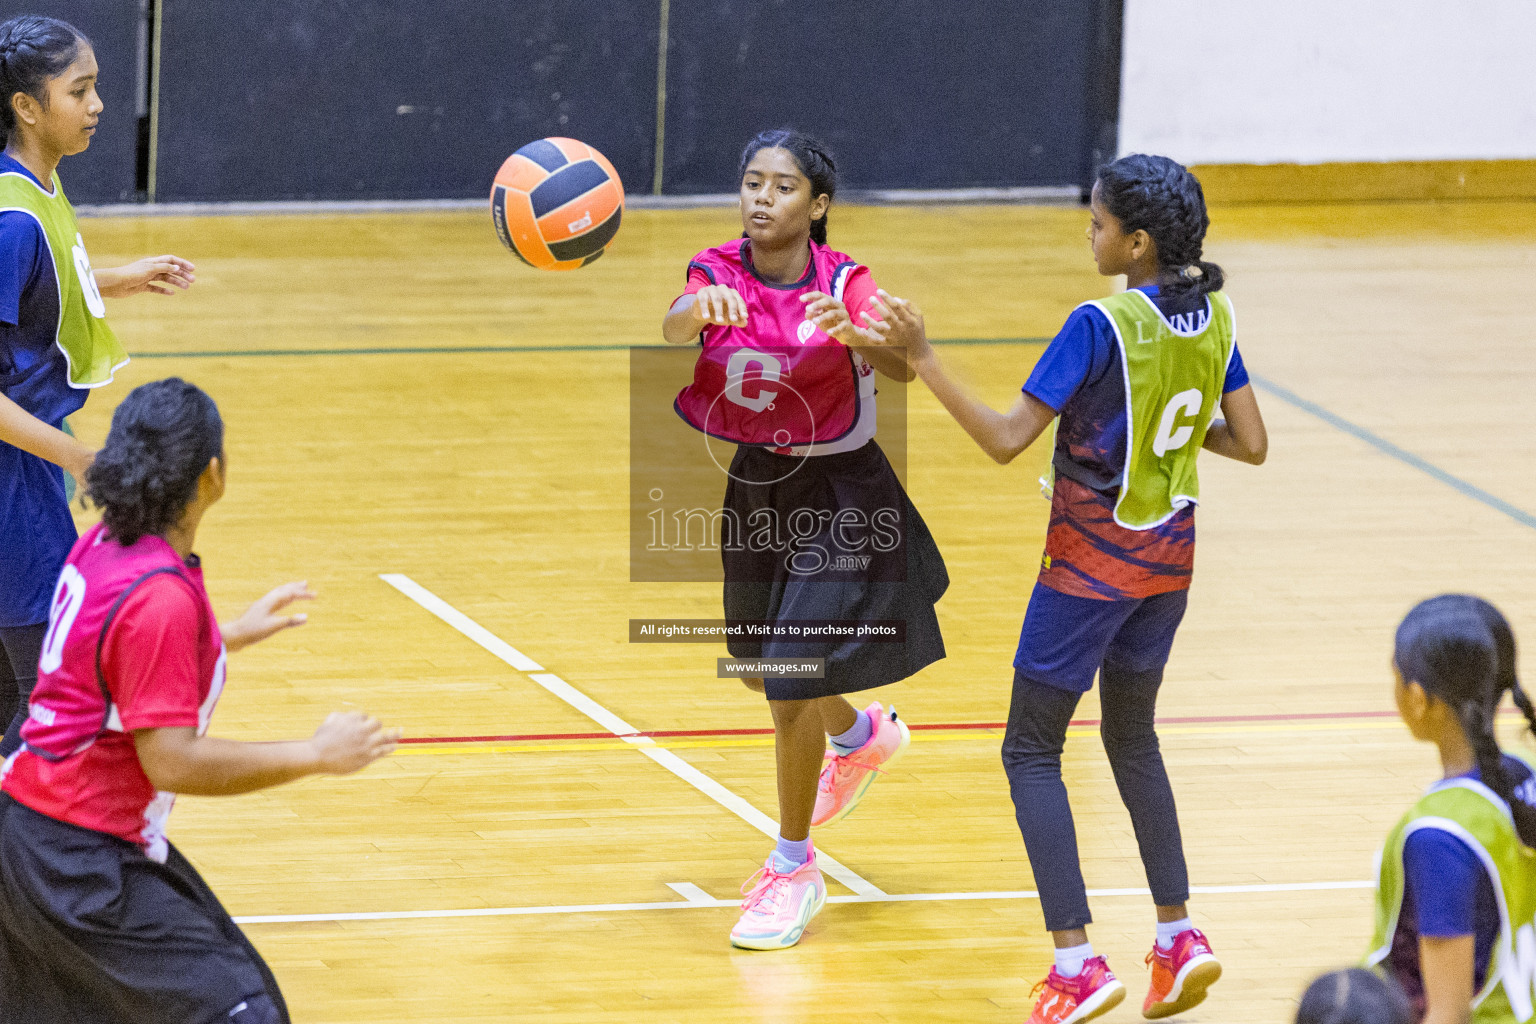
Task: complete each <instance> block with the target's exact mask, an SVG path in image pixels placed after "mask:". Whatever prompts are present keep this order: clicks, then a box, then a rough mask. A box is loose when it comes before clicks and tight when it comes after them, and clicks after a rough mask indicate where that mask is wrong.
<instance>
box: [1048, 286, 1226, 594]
mask: <svg viewBox="0 0 1536 1024" xmlns="http://www.w3.org/2000/svg"><path fill="white" fill-rule="evenodd" d="M1140 290H1141V291H1142V292H1144V293H1146V295H1147V296H1148V297H1149V298H1151V299H1152V301H1153V302H1154V303H1156V305H1157V308H1158V309H1159V310H1160V311H1161V312H1162V314H1163V316H1164V317H1165V318H1167V319H1169V320H1170V321H1172V322H1173V323H1174V325H1175V326H1176V327H1178V328H1179V329H1180V330H1188V331H1198V330H1201V329H1203V328H1204V326H1205V318H1206V317H1207V316H1209V315H1210V305H1209V300H1208V299H1207V298H1206V297H1205V296H1203V295H1194V294H1184V295H1179V296H1173V297H1166V296H1163V295H1160V294H1159V292H1158V288H1157V286H1156V285H1147V286H1145V287H1143V288H1141V289H1140ZM1247 383H1248V371H1247V370H1246V369H1245V368H1244V367H1243V357H1242V355H1241V354H1239V352H1238V350H1237V348H1236V346H1235V345H1234V346H1233V349H1232V358H1231V360H1230V361H1229V362H1228V363H1227V377H1226V381H1225V383H1224V384H1223V386H1222V391H1223V392H1224V393H1225V392H1230V391H1236V390H1237V389H1238V388H1240V387H1242V386H1244V385H1245V384H1247ZM1126 390H1127V384H1126V378H1125V370H1124V361H1123V360H1122V359H1121V357H1120V345H1119V343H1118V342H1117V341H1116V339H1115V329H1114V325H1112V324H1111V323H1110V322H1109V317H1107V316H1106V315H1105V314H1104V311H1103V310H1101V309H1099V308H1098V307H1096V306H1089V305H1083V306H1079V307H1078V308H1077V309H1075V310H1073V311H1072V315H1071V316H1069V317H1067V322H1066V323H1065V324H1063V325H1062V328H1061V330H1060V331H1059V332H1058V333H1057V335H1056V337H1055V338H1054V339H1052V341H1051V343H1050V345H1048V346H1047V347H1046V350H1045V352H1044V353H1043V354H1042V355H1041V356H1040V359H1039V361H1038V362H1036V363H1035V368H1034V370H1033V371H1031V373H1030V375H1029V380H1028V381H1026V382H1025V384H1024V391H1025V393H1026V394H1030V395H1033V396H1034V397H1035V398H1038V399H1039V400H1040V401H1042V402H1044V403H1045V404H1046V405H1048V406H1050V407H1051V408H1052V409H1055V410H1056V411H1057V412H1058V413H1060V414H1061V417H1060V419H1059V420H1058V421H1057V426H1056V447H1055V451H1054V452H1053V453H1052V463H1053V465H1054V466H1055V467H1056V474H1055V478H1056V483H1055V493H1054V494H1053V495H1052V498H1051V522H1050V527H1049V528H1048V531H1047V535H1046V543H1045V558H1044V559H1043V560H1042V566H1041V574H1040V582H1041V583H1043V584H1045V585H1046V586H1047V587H1050V588H1051V589H1052V590H1057V591H1060V592H1061V593H1063V594H1068V595H1071V596H1073V597H1090V598H1098V599H1101V600H1111V601H1121V600H1132V599H1140V598H1145V597H1151V596H1153V595H1155V594H1163V593H1167V592H1169V591H1173V590H1181V589H1184V588H1187V587H1188V586H1189V583H1190V578H1191V577H1192V575H1193V573H1194V564H1195V510H1194V506H1193V505H1191V506H1188V507H1186V508H1184V509H1182V510H1180V511H1178V512H1177V513H1175V514H1174V515H1173V516H1172V517H1170V518H1169V519H1168V521H1167V522H1165V523H1163V524H1162V525H1161V526H1155V527H1153V528H1152V529H1149V530H1131V529H1128V528H1126V527H1124V526H1121V525H1120V524H1119V523H1118V522H1116V520H1115V514H1114V513H1115V502H1116V500H1117V498H1118V496H1119V493H1120V478H1121V476H1122V474H1123V473H1124V471H1125V446H1126V438H1127V436H1128V433H1129V421H1128V419H1127V416H1126V405H1127V400H1128V399H1127V394H1126Z"/></svg>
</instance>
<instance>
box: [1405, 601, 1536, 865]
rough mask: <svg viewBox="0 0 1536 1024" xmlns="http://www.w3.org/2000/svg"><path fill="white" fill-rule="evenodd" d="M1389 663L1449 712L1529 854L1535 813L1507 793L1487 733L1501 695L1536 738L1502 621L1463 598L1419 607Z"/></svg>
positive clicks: (1510, 789) (1535, 719) (1535, 843)
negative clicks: (1510, 698) (1506, 806)
mask: <svg viewBox="0 0 1536 1024" xmlns="http://www.w3.org/2000/svg"><path fill="white" fill-rule="evenodd" d="M1393 660H1394V662H1395V663H1396V665H1397V670H1398V672H1400V673H1401V674H1402V677H1403V679H1404V680H1405V681H1408V680H1411V681H1413V682H1415V683H1418V684H1419V685H1420V686H1422V687H1423V688H1424V692H1426V693H1428V694H1429V695H1430V696H1431V697H1434V698H1435V699H1436V700H1438V701H1440V702H1441V703H1443V704H1445V705H1446V706H1447V707H1449V708H1450V709H1451V710H1452V711H1454V712H1455V713H1456V718H1457V720H1458V721H1459V722H1460V723H1461V728H1462V732H1464V733H1465V734H1466V737H1467V742H1468V743H1470V744H1471V745H1472V750H1473V753H1474V754H1475V755H1476V757H1477V769H1478V773H1479V774H1480V775H1481V776H1482V779H1483V783H1484V784H1485V785H1487V787H1488V788H1489V789H1491V790H1493V791H1494V792H1495V793H1497V794H1498V795H1499V797H1500V799H1502V800H1503V801H1504V802H1505V803H1507V804H1509V809H1510V814H1511V815H1512V816H1513V818H1514V821H1515V830H1516V832H1518V833H1519V835H1520V841H1521V842H1523V843H1524V844H1525V845H1526V846H1531V847H1536V806H1533V805H1532V803H1531V802H1528V801H1527V800H1525V799H1522V798H1521V796H1517V794H1516V793H1515V788H1514V782H1513V781H1512V780H1511V779H1510V777H1509V772H1507V771H1506V770H1505V768H1504V755H1503V753H1502V751H1500V750H1499V744H1498V740H1497V738H1496V737H1495V736H1494V732H1493V720H1494V714H1495V712H1496V711H1497V710H1498V706H1499V701H1500V700H1501V699H1502V698H1503V696H1504V692H1505V691H1506V690H1508V691H1509V692H1510V693H1511V694H1513V696H1514V700H1515V704H1516V705H1517V706H1518V707H1519V708H1520V710H1521V711H1522V712H1523V713H1524V714H1525V718H1526V722H1527V723H1528V724H1529V725H1530V727H1531V729H1532V731H1533V732H1536V713H1533V709H1532V705H1531V700H1530V698H1529V697H1528V696H1526V693H1525V691H1524V690H1523V689H1521V687H1520V680H1519V678H1518V676H1517V675H1516V673H1515V634H1514V631H1513V630H1512V629H1510V626H1509V620H1508V619H1506V618H1504V616H1503V614H1502V613H1501V612H1500V611H1499V610H1498V609H1497V608H1495V607H1494V606H1493V605H1491V604H1489V603H1488V602H1487V601H1484V600H1483V599H1482V598H1480V597H1473V596H1472V595H1470V594H1442V595H1440V596H1439V597H1432V598H1430V599H1429V600H1427V601H1420V602H1419V603H1418V604H1417V605H1415V606H1414V607H1413V610H1412V611H1410V612H1409V613H1408V615H1407V616H1406V617H1405V618H1404V619H1403V621H1402V624H1401V625H1400V626H1398V627H1397V642H1396V649H1395V651H1394V653H1393ZM1522 788H1524V787H1522Z"/></svg>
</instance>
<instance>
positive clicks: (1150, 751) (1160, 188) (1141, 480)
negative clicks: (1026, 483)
mask: <svg viewBox="0 0 1536 1024" xmlns="http://www.w3.org/2000/svg"><path fill="white" fill-rule="evenodd" d="M1089 212H1090V215H1091V216H1090V220H1089V227H1088V243H1089V245H1090V247H1091V249H1092V252H1093V258H1094V262H1095V263H1096V264H1098V270H1099V273H1100V274H1103V275H1104V276H1106V277H1116V276H1119V275H1121V274H1123V275H1125V278H1126V291H1124V292H1120V293H1119V294H1116V295H1111V296H1109V297H1107V298H1103V299H1097V300H1094V301H1092V302H1085V303H1083V304H1082V305H1080V306H1078V307H1077V309H1075V310H1073V312H1072V314H1071V315H1070V316H1069V317H1068V318H1067V322H1066V323H1065V324H1064V325H1063V326H1062V329H1061V330H1060V331H1059V332H1058V333H1057V335H1056V337H1055V338H1054V339H1053V340H1052V341H1051V343H1050V344H1049V345H1048V346H1046V350H1045V351H1044V352H1043V353H1042V354H1041V356H1040V359H1039V360H1038V361H1037V362H1036V364H1035V368H1034V370H1033V371H1032V372H1031V373H1030V376H1029V379H1028V380H1027V381H1026V382H1025V383H1024V386H1023V388H1022V390H1021V392H1020V394H1019V396H1018V397H1017V399H1015V401H1014V404H1013V407H1012V408H1011V409H1009V410H1008V411H1007V412H998V411H997V410H994V409H992V408H990V407H989V406H987V405H986V403H984V402H982V401H981V400H980V399H978V398H976V397H975V396H974V395H972V394H970V393H969V392H967V391H966V390H965V389H964V388H962V387H960V386H959V385H958V384H957V383H956V382H955V381H954V380H953V379H952V378H951V377H950V375H949V374H948V372H947V371H946V370H945V368H944V365H943V362H942V361H941V360H940V359H939V357H938V356H937V355H936V354H935V353H934V351H933V349H932V348H931V347H930V346H929V344H928V342H927V340H926V337H925V336H924V333H923V325H922V318H921V315H920V314H918V313H917V312H916V311H915V310H913V309H912V307H911V306H910V305H909V304H908V303H905V302H903V301H902V300H900V299H891V300H890V306H889V309H886V308H884V307H882V308H881V310H880V312H882V314H883V315H884V316H885V323H886V324H887V325H888V326H887V330H886V337H887V338H888V340H889V342H890V343H891V344H898V345H903V346H905V348H906V350H907V354H908V357H909V358H910V359H911V361H912V365H913V367H914V368H915V369H916V371H917V375H918V376H919V377H921V378H922V380H923V383H925V384H926V385H927V386H928V388H929V390H931V391H932V392H933V394H934V395H935V397H937V398H938V399H939V401H940V402H941V403H942V404H943V405H944V407H945V409H947V410H948V411H949V413H950V415H952V416H953V417H954V418H955V420H956V421H957V422H958V423H959V424H960V426H961V427H962V428H963V429H964V430H965V431H966V433H968V434H970V436H971V438H972V439H973V440H974V441H975V442H976V443H977V444H978V445H980V447H981V448H982V450H983V451H985V452H986V453H987V454H988V455H990V456H991V457H992V458H993V459H995V460H997V461H998V462H1000V463H1007V462H1010V461H1012V460H1013V459H1014V458H1015V457H1016V456H1018V455H1019V453H1021V452H1022V451H1024V450H1025V449H1026V448H1028V447H1029V446H1030V445H1032V444H1034V443H1035V440H1036V439H1037V438H1039V437H1040V436H1041V435H1042V434H1043V433H1044V432H1045V430H1046V428H1048V427H1050V425H1051V423H1052V421H1053V420H1054V421H1055V422H1056V424H1057V426H1056V429H1055V431H1054V432H1053V435H1052V442H1051V444H1052V447H1053V453H1052V459H1051V466H1052V471H1053V476H1054V483H1053V486H1052V487H1051V488H1049V489H1050V490H1051V518H1050V525H1049V527H1048V529H1047V532H1046V541H1045V552H1044V557H1043V558H1042V559H1041V567H1040V573H1039V576H1038V577H1037V579H1036V580H1035V586H1034V591H1033V593H1032V594H1031V595H1030V598H1029V607H1028V610H1027V611H1026V612H1025V614H1024V623H1023V626H1022V628H1021V630H1020V635H1019V646H1018V649H1017V651H1016V653H1015V655H1014V660H1013V668H1014V675H1013V697H1012V701H1011V703H1010V707H1009V713H1008V730H1007V734H1006V735H1005V736H1004V739H1003V751H1002V753H1003V767H1004V770H1005V771H1006V772H1007V774H1008V783H1009V788H1010V790H1011V792H1012V796H1013V803H1014V809H1015V813H1016V816H1017V819H1018V823H1019V831H1020V832H1021V834H1022V835H1023V837H1024V846H1025V849H1026V851H1027V852H1028V854H1029V862H1030V867H1031V868H1032V870H1033V872H1034V878H1035V888H1036V889H1038V890H1039V892H1040V907H1041V910H1042V911H1043V914H1044V917H1045V926H1046V928H1047V929H1048V930H1049V931H1050V932H1051V935H1052V940H1053V942H1054V944H1055V964H1054V966H1053V967H1052V968H1051V970H1050V972H1049V973H1048V974H1047V975H1046V978H1045V980H1044V981H1042V982H1041V983H1040V986H1039V989H1038V991H1039V993H1040V995H1039V1000H1038V1002H1037V1003H1036V1004H1035V1010H1034V1014H1033V1015H1032V1016H1031V1017H1030V1018H1029V1024H1083V1022H1085V1021H1088V1020H1091V1019H1092V1018H1094V1017H1097V1016H1099V1015H1101V1014H1103V1013H1106V1012H1108V1011H1109V1010H1111V1009H1113V1008H1114V1007H1115V1005H1116V1004H1118V1003H1119V1002H1120V1001H1121V1000H1122V999H1124V998H1125V986H1124V984H1123V983H1122V982H1120V980H1119V979H1117V978H1116V977H1115V975H1114V973H1113V972H1112V971H1111V970H1110V969H1109V965H1108V963H1107V962H1106V961H1105V959H1104V957H1102V956H1096V955H1095V954H1094V950H1093V946H1092V944H1091V943H1090V942H1089V941H1088V932H1087V926H1088V924H1089V923H1090V922H1091V920H1092V917H1091V914H1090V912H1089V908H1088V892H1087V887H1086V884H1085V882H1084V879H1083V873H1082V869H1081V866H1080V862H1079V857H1078V848H1077V832H1076V826H1075V824H1074V822H1073V817H1072V808H1071V805H1070V803H1069V802H1068V798H1067V789H1066V785H1065V784H1064V783H1063V781H1062V777H1061V755H1062V751H1063V749H1064V746H1065V743H1066V738H1067V727H1068V725H1069V724H1070V723H1071V721H1072V716H1073V713H1074V712H1075V711H1076V709H1077V705H1078V701H1079V700H1081V698H1082V695H1083V694H1084V693H1086V692H1087V691H1088V690H1090V689H1091V688H1092V687H1093V685H1094V681H1095V679H1097V681H1098V685H1099V694H1100V705H1101V706H1102V708H1103V721H1102V724H1101V726H1100V734H1101V735H1102V736H1103V739H1104V752H1105V754H1106V755H1107V756H1108V758H1109V763H1110V766H1111V768H1112V769H1113V771H1114V776H1115V784H1116V787H1117V788H1118V789H1119V791H1120V798H1121V800H1122V802H1123V803H1124V804H1125V806H1126V809H1127V810H1128V811H1129V812H1130V816H1131V822H1132V825H1133V827H1134V828H1135V831H1136V844H1137V848H1138V852H1139V853H1140V854H1141V861H1142V865H1143V867H1144V868H1145V870H1146V875H1147V883H1148V887H1149V888H1150V889H1151V890H1152V901H1153V905H1154V908H1155V913H1156V919H1157V920H1156V933H1155V939H1154V941H1153V946H1152V949H1151V951H1150V952H1149V953H1148V955H1147V964H1148V965H1149V966H1150V968H1151V976H1152V977H1151V984H1150V986H1149V987H1148V991H1147V995H1146V998H1145V999H1144V1000H1143V1002H1142V1007H1141V1012H1142V1015H1143V1016H1145V1017H1147V1018H1150V1019H1160V1018H1163V1017H1170V1016H1173V1015H1174V1014H1177V1013H1182V1012H1183V1011H1185V1010H1188V1009H1190V1008H1191V1007H1193V1006H1195V1005H1197V1004H1198V1003H1200V1002H1201V1001H1202V1000H1203V999H1204V998H1205V995H1206V992H1207V990H1208V989H1209V988H1210V987H1211V985H1212V984H1213V983H1214V982H1215V981H1216V980H1217V979H1218V978H1220V976H1221V964H1220V962H1219V961H1218V960H1217V959H1216V956H1215V953H1214V952H1212V950H1211V945H1210V943H1209V942H1208V941H1207V940H1206V937H1205V935H1204V934H1203V933H1202V932H1201V931H1200V930H1199V929H1198V928H1196V927H1195V925H1194V922H1193V921H1192V920H1191V918H1190V916H1189V908H1188V901H1189V895H1190V894H1189V871H1188V868H1187V866H1186V863H1185V860H1184V846H1183V837H1182V835H1181V833H1180V831H1179V818H1178V811H1177V808H1176V807H1175V805H1174V800H1173V789H1172V787H1171V785H1170V784H1169V781H1168V773H1167V770H1166V768H1165V767H1164V764H1163V758H1162V753H1161V748H1160V747H1159V744H1158V738H1157V732H1156V728H1155V715H1156V706H1157V697H1158V693H1159V691H1160V689H1161V686H1162V682H1163V669H1164V666H1165V665H1166V664H1167V662H1168V657H1169V653H1170V651H1171V650H1172V646H1173V640H1174V635H1175V633H1176V632H1177V630H1178V627H1179V623H1180V622H1181V621H1182V619H1183V617H1184V610H1185V607H1186V604H1187V598H1188V594H1189V585H1190V580H1191V578H1192V576H1193V573H1194V557H1195V504H1196V502H1197V501H1198V500H1199V498H1200V481H1199V477H1198V475H1197V474H1196V471H1195V466H1196V460H1197V458H1198V457H1199V456H1200V454H1201V452H1202V451H1208V452H1214V453H1216V454H1217V455H1222V456H1225V457H1227V458H1231V459H1237V460H1239V461H1241V462H1247V463H1252V464H1254V465H1258V464H1259V463H1262V462H1263V461H1264V458H1265V455H1266V453H1267V451H1268V446H1269V441H1268V435H1267V434H1266V432H1265V429H1264V419H1263V417H1262V416H1261V415H1260V413H1259V406H1258V402H1257V401H1256V400H1255V398H1254V394H1253V387H1252V385H1251V384H1250V383H1249V381H1248V371H1247V370H1246V369H1245V367H1244V366H1243V360H1242V357H1241V355H1240V354H1239V352H1238V348H1237V327H1236V318H1235V316H1234V313H1233V309H1232V301H1231V299H1230V298H1228V297H1227V295H1226V294H1225V293H1224V292H1223V291H1222V283H1223V281H1224V279H1225V275H1224V274H1223V272H1222V269H1221V267H1219V266H1217V265H1216V264H1215V263H1211V262H1208V261H1207V260H1205V258H1204V251H1203V246H1204V241H1205V232H1206V228H1207V226H1208V225H1209V223H1210V218H1209V217H1208V216H1207V214H1206V209H1205V195H1204V193H1203V192H1202V190H1201V188H1200V182H1199V181H1198V180H1196V178H1195V176H1194V175H1193V174H1191V173H1190V172H1189V171H1188V169H1186V168H1185V167H1183V166H1181V165H1180V164H1178V163H1176V162H1175V161H1173V160H1170V159H1168V158H1167V157H1161V156H1146V155H1141V154H1136V155H1132V156H1126V157H1121V158H1120V159H1119V160H1116V161H1114V162H1113V163H1109V164H1106V165H1105V166H1104V167H1102V168H1100V169H1099V173H1098V179H1097V181H1095V182H1094V186H1093V192H1092V198H1091V200H1090V203H1089Z"/></svg>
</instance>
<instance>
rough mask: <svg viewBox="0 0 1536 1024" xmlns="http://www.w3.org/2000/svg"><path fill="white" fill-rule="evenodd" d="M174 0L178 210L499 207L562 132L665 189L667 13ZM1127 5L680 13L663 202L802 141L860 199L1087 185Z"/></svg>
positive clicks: (541, 3) (464, 4)
mask: <svg viewBox="0 0 1536 1024" xmlns="http://www.w3.org/2000/svg"><path fill="white" fill-rule="evenodd" d="M120 2H121V3H123V5H124V6H125V7H126V6H128V5H129V0H120ZM162 2H163V4H164V27H163V36H162V58H161V99H160V113H159V125H160V131H159V174H158V180H157V185H158V196H159V198H160V199H162V200H164V201H176V200H207V201H217V200H242V199H247V200H271V199H395V198H398V199H426V198H456V197H472V196H480V195H483V194H485V193H486V192H487V190H488V188H489V185H490V181H491V177H492V175H493V174H494V172H495V170H496V168H497V167H498V166H499V165H500V163H501V161H502V160H503V159H504V158H505V157H506V156H507V155H508V154H509V153H511V152H512V151H513V150H515V149H517V148H518V147H519V146H521V145H523V144H524V143H526V142H529V141H531V140H533V139H536V138H540V137H543V136H547V135H569V136H572V137H575V138H579V139H582V140H583V141H585V142H588V143H591V144H592V145H594V146H596V147H597V148H598V149H600V150H602V151H603V152H604V153H605V154H607V156H608V157H609V159H611V160H612V161H613V163H614V164H615V166H616V167H617V168H618V170H619V173H620V175H621V176H622V177H623V178H624V182H625V185H626V187H627V189H628V190H629V191H630V192H648V191H650V189H651V182H652V176H653V173H654V168H653V159H654V151H655V120H656V116H655V110H656V59H657V55H656V50H657V41H658V34H659V21H660V0H434V2H431V3H420V2H419V0H328V2H325V3H314V2H313V0H269V2H266V3H261V4H252V3H249V2H245V0H162ZM1122 2H1123V0H1079V2H1075V3H1062V2H1060V0H965V2H959V3H948V4H943V3H939V4H935V3H933V2H932V0H882V2H881V3H879V4H871V3H869V2H868V0H670V30H669V33H668V37H669V47H668V73H667V80H668V81H667V87H668V92H667V110H666V135H665V157H664V171H665V174H664V189H665V191H667V192H669V193H699V192H722V191H731V190H733V189H734V188H735V185H736V180H735V179H736V161H737V157H738V154H739V153H740V151H741V147H742V144H743V143H744V142H745V141H746V140H747V138H749V137H750V136H751V135H752V134H754V133H755V132H757V131H759V130H762V129H764V128H770V127H778V126H782V125H793V126H795V127H799V128H801V129H803V130H805V131H808V132H811V133H813V134H815V135H818V136H820V137H821V138H822V139H823V140H824V141H826V142H827V143H828V144H829V145H830V147H831V148H832V149H833V151H834V152H835V153H836V154H837V156H838V158H839V159H838V163H839V170H840V171H841V172H842V179H843V183H844V185H845V187H848V188H855V189H857V188H964V187H977V186H1019V185H1083V184H1086V183H1087V182H1088V181H1089V180H1091V176H1092V173H1093V169H1094V167H1095V166H1096V165H1097V164H1098V163H1099V162H1100V161H1102V160H1103V159H1105V158H1107V157H1108V156H1111V155H1112V154H1113V151H1114V143H1115V123H1116V113H1117V111H1116V107H1117V104H1118V96H1119V52H1120V11H1121V7H1122ZM101 6H103V7H105V6H107V5H106V4H104V3H103V4H101Z"/></svg>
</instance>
